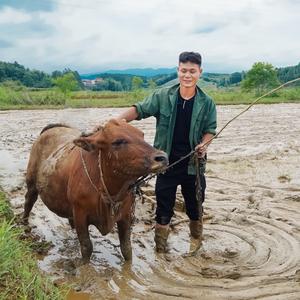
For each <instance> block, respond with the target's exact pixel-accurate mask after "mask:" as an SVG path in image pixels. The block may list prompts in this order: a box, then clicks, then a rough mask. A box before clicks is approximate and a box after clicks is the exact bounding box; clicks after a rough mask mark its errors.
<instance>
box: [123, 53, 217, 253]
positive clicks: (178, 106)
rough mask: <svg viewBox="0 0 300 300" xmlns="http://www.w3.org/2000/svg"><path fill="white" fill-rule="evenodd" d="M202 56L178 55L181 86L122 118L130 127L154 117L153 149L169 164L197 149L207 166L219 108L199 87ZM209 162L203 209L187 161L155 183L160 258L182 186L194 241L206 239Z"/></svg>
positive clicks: (203, 184)
mask: <svg viewBox="0 0 300 300" xmlns="http://www.w3.org/2000/svg"><path fill="white" fill-rule="evenodd" d="M201 60H202V59H201V55H200V54H199V53H195V52H183V53H181V54H180V55H179V65H178V69H177V72H178V79H179V84H176V85H173V86H171V87H166V88H162V89H159V90H156V91H155V92H154V93H153V94H151V95H150V96H148V97H146V98H145V99H144V100H143V101H142V102H138V103H137V104H135V105H134V106H133V107H131V108H130V109H129V110H127V111H125V112H124V113H123V114H121V115H120V116H119V118H120V119H126V121H127V122H130V121H132V120H136V119H137V120H140V119H143V118H148V117H150V116H154V117H155V118H156V134H155V140H154V147H156V148H158V149H161V150H163V151H165V152H166V153H167V154H168V155H169V161H170V164H172V163H173V162H175V161H177V160H178V159H179V158H181V157H182V156H185V155H186V154H188V153H189V152H190V151H191V150H192V149H195V150H196V152H197V154H198V156H200V157H202V158H204V161H205V160H206V151H207V145H205V143H206V142H207V141H209V140H210V139H211V138H212V137H213V135H214V134H215V133H216V126H217V124H216V107H215V104H214V102H213V101H212V99H211V98H209V97H208V96H207V95H206V94H205V93H204V92H203V91H202V90H201V89H200V88H199V87H198V86H197V82H198V79H199V78H200V76H201V74H202V68H201ZM204 171H205V162H204V163H203V164H202V166H201V170H200V174H201V175H200V181H201V189H202V195H201V196H202V197H201V201H202V202H201V203H198V201H197V198H196V185H195V183H196V166H195V163H194V160H193V159H192V158H187V159H185V160H183V161H182V162H180V163H179V164H177V165H175V166H174V167H173V168H170V169H168V171H167V172H166V173H164V174H160V175H158V177H157V181H156V186H155V194H156V200H157V209H156V226H155V238H154V240H155V243H156V250H157V251H158V252H165V251H166V246H167V238H168V235H169V223H170V220H171V218H172V216H173V214H174V212H173V209H174V205H175V198H176V189H177V186H178V185H181V191H182V195H183V197H184V200H185V207H186V213H187V215H188V217H189V219H190V224H189V225H190V233H191V236H192V237H193V238H196V239H202V231H203V222H202V212H203V209H202V203H203V201H204V196H205V188H206V181H205V176H204Z"/></svg>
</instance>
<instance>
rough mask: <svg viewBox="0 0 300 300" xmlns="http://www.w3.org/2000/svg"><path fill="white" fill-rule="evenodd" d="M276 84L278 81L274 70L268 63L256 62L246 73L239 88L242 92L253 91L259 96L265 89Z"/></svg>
mask: <svg viewBox="0 0 300 300" xmlns="http://www.w3.org/2000/svg"><path fill="white" fill-rule="evenodd" d="M278 84H279V80H278V78H277V73H276V70H275V68H274V67H273V66H272V65H271V64H269V63H264V62H256V63H255V64H254V65H253V66H252V68H251V69H250V71H248V72H247V73H246V77H245V79H244V80H243V81H242V84H241V86H242V88H243V89H244V90H247V91H251V90H255V92H256V94H257V95H261V94H262V93H263V92H264V91H265V90H266V89H268V88H272V87H274V86H276V85H278Z"/></svg>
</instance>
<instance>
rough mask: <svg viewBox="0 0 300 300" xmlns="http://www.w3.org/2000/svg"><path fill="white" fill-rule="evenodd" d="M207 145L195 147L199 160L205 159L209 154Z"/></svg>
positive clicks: (201, 144) (202, 144)
mask: <svg viewBox="0 0 300 300" xmlns="http://www.w3.org/2000/svg"><path fill="white" fill-rule="evenodd" d="M207 146H208V145H207V144H206V145H205V143H200V144H198V145H197V146H196V147H195V151H196V153H197V155H198V157H199V158H203V157H204V156H205V154H206V152H207Z"/></svg>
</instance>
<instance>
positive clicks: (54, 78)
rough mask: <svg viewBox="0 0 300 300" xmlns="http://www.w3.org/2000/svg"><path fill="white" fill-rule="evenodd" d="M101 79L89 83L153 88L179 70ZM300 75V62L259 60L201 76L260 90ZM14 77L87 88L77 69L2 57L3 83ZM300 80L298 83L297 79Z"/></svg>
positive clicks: (36, 84)
mask: <svg viewBox="0 0 300 300" xmlns="http://www.w3.org/2000/svg"><path fill="white" fill-rule="evenodd" d="M98 76H100V80H97V81H96V83H95V84H94V85H93V86H91V87H89V89H92V90H95V91H103V90H111V91H130V90H138V89H142V88H150V89H153V88H155V87H157V86H161V85H163V84H165V83H167V82H168V81H170V80H173V79H175V78H177V74H176V72H175V73H172V74H164V75H156V76H152V77H146V76H134V75H129V74H105V73H103V74H98ZM298 77H300V63H299V64H298V65H296V66H290V67H283V68H274V67H273V66H272V65H271V64H268V63H263V62H257V63H255V64H254V65H253V66H252V68H251V69H250V70H249V71H248V72H245V71H242V72H234V73H231V74H219V73H204V74H203V76H202V79H203V80H204V81H206V82H211V83H212V84H214V85H216V86H218V87H229V86H235V85H240V86H241V87H242V88H243V89H245V90H251V89H255V90H256V92H257V93H258V94H259V93H261V92H262V91H263V90H265V89H266V88H269V87H273V86H275V85H276V84H279V83H280V82H281V83H284V82H287V81H289V80H292V79H295V78H298ZM6 81H15V82H19V83H20V84H22V85H24V86H26V87H29V88H51V87H53V86H57V87H58V88H59V89H60V90H61V91H62V92H63V93H67V91H70V90H80V89H84V88H85V87H84V85H83V83H82V81H81V77H80V75H79V74H78V72H77V71H73V70H70V69H64V70H63V71H58V70H56V71H53V72H52V73H51V74H47V73H45V72H43V71H39V70H30V69H28V68H25V67H24V66H22V65H21V64H19V63H17V62H14V63H7V62H2V61H0V83H1V82H2V83H3V82H6ZM298 84H299V83H298Z"/></svg>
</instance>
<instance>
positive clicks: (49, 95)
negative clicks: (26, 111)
mask: <svg viewBox="0 0 300 300" xmlns="http://www.w3.org/2000/svg"><path fill="white" fill-rule="evenodd" d="M66 99H67V98H66V96H65V95H64V94H63V93H61V92H59V91H58V90H56V89H45V90H43V91H30V90H28V89H22V90H18V91H17V90H14V89H11V88H9V87H5V86H0V106H1V107H3V108H5V107H8V106H22V105H26V106H36V105H64V104H65V103H66Z"/></svg>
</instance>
